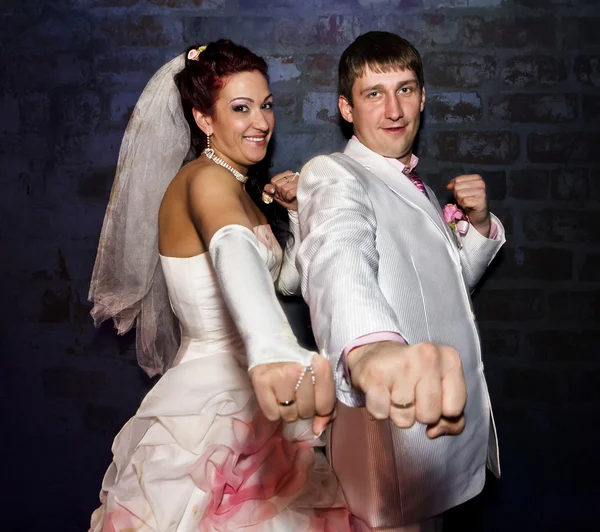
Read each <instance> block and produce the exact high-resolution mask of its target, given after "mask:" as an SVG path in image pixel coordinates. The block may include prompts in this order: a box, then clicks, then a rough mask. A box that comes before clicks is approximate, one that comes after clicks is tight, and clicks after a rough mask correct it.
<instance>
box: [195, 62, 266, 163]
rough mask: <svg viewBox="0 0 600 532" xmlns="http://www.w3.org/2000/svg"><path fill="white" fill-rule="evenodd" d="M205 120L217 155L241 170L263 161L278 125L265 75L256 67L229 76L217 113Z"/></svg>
mask: <svg viewBox="0 0 600 532" xmlns="http://www.w3.org/2000/svg"><path fill="white" fill-rule="evenodd" d="M206 120H207V126H208V132H209V133H211V137H210V144H211V147H212V148H213V149H214V150H215V153H216V154H217V155H218V156H220V157H221V158H223V159H225V160H226V161H227V162H228V163H230V164H231V165H232V166H233V167H234V168H237V169H238V170H241V171H242V170H245V169H247V168H248V167H249V166H251V165H253V164H256V163H258V162H260V161H261V160H262V159H264V157H265V155H266V154H267V145H268V144H269V140H270V139H271V135H272V134H273V126H274V125H275V117H274V114H273V96H272V95H271V92H270V91H269V85H268V83H267V80H266V79H265V77H264V76H263V75H262V74H261V73H260V72H258V71H256V70H254V71H252V72H241V73H240V74H234V75H232V76H230V77H229V79H227V80H226V82H225V85H224V87H223V88H222V89H221V91H220V93H219V96H218V98H217V101H216V102H215V111H214V114H213V115H212V116H210V117H207V119H206ZM203 129H204V128H203ZM205 132H206V131H205Z"/></svg>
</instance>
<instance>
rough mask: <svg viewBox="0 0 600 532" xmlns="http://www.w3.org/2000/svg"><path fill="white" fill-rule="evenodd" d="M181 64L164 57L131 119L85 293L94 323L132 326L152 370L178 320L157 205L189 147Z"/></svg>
mask: <svg viewBox="0 0 600 532" xmlns="http://www.w3.org/2000/svg"><path fill="white" fill-rule="evenodd" d="M184 65H185V55H184V54H182V55H180V56H178V57H176V58H175V59H173V60H171V61H170V62H169V63H167V64H166V65H164V66H163V67H162V68H161V69H160V70H159V71H158V72H157V73H156V74H155V75H154V76H153V77H152V79H150V81H149V82H148V84H147V85H146V87H145V89H144V91H143V92H142V95H141V96H140V99H139V100H138V102H137V104H136V106H135V109H134V111H133V114H132V116H131V119H130V120H129V123H128V125H127V129H126V130H125V136H124V137H123V142H122V144H121V149H120V152H119V162H118V165H117V170H116V176H115V180H114V183H113V186H112V190H111V193H110V200H109V203H108V207H107V209H106V215H105V217H104V224H103V226H102V233H101V235H100V242H99V245H98V254H97V256H96V263H95V265H94V271H93V274H92V281H91V285H90V292H89V296H88V297H89V299H90V301H92V302H93V303H94V307H93V308H92V311H91V314H92V317H93V318H94V324H95V325H96V326H98V325H99V324H100V323H102V322H103V321H104V320H107V319H109V318H112V319H113V321H114V324H115V327H116V329H117V331H118V334H125V333H126V332H127V331H129V330H130V329H131V327H132V326H134V325H135V326H136V328H137V334H136V349H137V359H138V362H139V364H140V366H141V367H142V368H143V369H144V370H145V371H146V373H148V375H150V376H153V375H156V374H157V373H164V372H165V371H166V370H167V369H169V367H170V366H171V365H172V363H173V360H174V359H175V356H176V354H177V349H178V347H179V336H180V332H179V323H178V321H177V318H176V317H175V315H174V314H173V311H172V310H171V305H170V303H169V298H168V294H167V287H166V283H165V279H164V275H163V272H162V268H161V265H160V261H159V254H158V209H159V207H160V203H161V201H162V198H163V195H164V193H165V190H166V189H167V186H168V185H169V183H170V182H171V180H172V179H173V177H174V176H175V174H177V172H178V171H179V169H180V168H181V166H182V164H183V162H184V160H185V159H186V157H187V155H188V152H189V151H190V143H191V138H190V129H189V126H188V123H187V122H186V120H185V117H184V114H183V109H182V106H181V99H180V95H179V91H178V89H177V86H176V85H175V81H174V76H175V74H177V73H178V72H180V71H181V70H182V69H183V67H184Z"/></svg>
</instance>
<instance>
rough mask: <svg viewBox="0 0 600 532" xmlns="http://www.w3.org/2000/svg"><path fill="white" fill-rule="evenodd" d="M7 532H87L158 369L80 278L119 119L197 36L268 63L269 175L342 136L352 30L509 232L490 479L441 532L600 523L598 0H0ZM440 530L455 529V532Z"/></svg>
mask: <svg viewBox="0 0 600 532" xmlns="http://www.w3.org/2000/svg"><path fill="white" fill-rule="evenodd" d="M2 11H3V15H2V19H1V22H0V28H1V37H2V41H3V46H2V50H0V58H1V69H2V73H1V74H2V75H1V76H0V167H1V169H2V173H1V176H2V184H1V188H0V205H1V214H0V238H1V249H2V260H1V261H0V280H1V285H0V289H1V292H0V294H1V295H2V297H1V300H2V306H1V311H0V319H1V323H2V333H1V337H0V350H1V352H2V367H3V369H4V371H3V378H2V381H1V384H0V400H1V403H2V407H3V416H2V418H1V421H2V422H3V435H2V438H1V440H2V448H3V453H2V458H3V462H4V463H3V465H2V469H3V470H4V475H3V478H4V482H3V485H4V490H3V491H4V496H3V497H2V502H3V504H4V505H6V507H7V511H5V512H4V516H3V518H2V522H3V524H2V526H1V528H2V529H3V530H7V531H10V532H13V531H14V532H16V531H21V530H22V531H28V532H30V531H34V530H36V531H38V530H40V531H41V530H44V531H55V530H56V531H60V532H71V531H73V532H74V531H81V530H85V529H86V526H87V524H88V518H89V514H90V513H91V511H92V510H93V509H94V508H95V506H96V505H97V494H98V491H99V489H100V481H101V478H102V475H103V473H104V470H105V468H106V467H107V465H108V464H109V461H110V458H111V454H110V444H111V441H112V438H113V437H114V435H115V434H116V432H117V431H118V429H119V428H120V426H121V425H122V424H123V422H124V421H125V420H126V419H127V418H128V417H129V416H130V415H132V414H133V412H134V411H135V408H136V406H137V404H138V402H139V400H140V399H141V397H143V394H144V392H145V391H146V390H147V389H148V388H149V386H151V384H152V383H151V382H150V381H149V379H147V378H146V377H145V376H144V374H143V373H142V372H141V371H140V370H139V369H138V368H137V366H136V363H135V356H134V353H133V350H132V347H133V344H132V338H131V337H126V338H117V337H116V336H115V334H114V332H113V330H112V329H111V326H110V325H107V326H105V327H102V328H101V329H100V330H95V329H94V328H93V327H92V325H91V320H90V317H89V305H88V303H87V301H86V299H87V289H88V284H89V277H90V274H91V270H92V266H93V261H94V257H95V250H96V246H97V240H98V235H99V232H100V227H101V224H102V218H103V214H104V209H105V207H106V202H107V199H108V193H109V190H110V185H111V182H112V177H113V175H114V168H115V163H116V159H117V154H118V149H119V143H120V140H121V136H122V134H123V131H124V128H125V125H126V122H127V119H128V116H129V113H130V112H131V109H132V107H133V105H134V104H135V101H136V99H137V97H138V96H139V93H140V91H141V89H142V88H143V86H144V84H145V82H146V81H147V80H148V79H149V77H150V76H151V74H152V73H153V72H154V71H155V70H156V69H157V68H158V67H159V66H160V65H162V64H163V63H164V62H165V61H166V60H167V59H169V58H171V57H174V56H175V55H176V54H178V53H180V52H181V51H183V49H184V48H185V46H186V45H187V44H188V43H192V42H200V43H202V42H207V41H208V40H211V39H213V38H216V37H219V36H227V37H230V38H232V39H234V40H236V41H238V42H241V43H243V44H246V45H248V46H249V47H251V48H252V49H253V50H255V51H257V52H259V53H261V54H264V55H265V56H266V57H267V58H268V61H269V64H270V66H271V73H272V89H273V92H274V94H275V96H276V100H277V103H278V105H279V109H278V111H277V113H278V115H277V120H278V125H277V133H276V141H277V149H276V152H275V158H274V161H275V167H274V169H275V170H283V169H286V168H290V167H291V168H294V169H298V168H299V167H300V165H301V164H302V163H303V162H304V161H306V160H307V159H308V158H309V157H310V156H312V155H314V154H316V153H319V152H326V151H333V150H335V149H338V148H339V147H340V146H342V144H343V136H342V135H341V133H340V131H339V127H338V124H337V111H336V104H335V101H336V93H335V75H336V62H337V58H338V57H339V54H340V53H341V51H342V50H343V49H344V47H345V46H346V45H347V44H348V43H349V42H351V40H352V39H353V38H354V37H355V36H356V35H358V34H359V33H361V32H363V31H367V30H370V29H386V30H391V31H396V32H399V33H400V34H402V35H404V36H406V37H407V38H408V39H410V40H412V41H413V42H414V43H415V44H416V45H417V46H418V47H419V49H420V50H421V52H422V53H423V56H424V61H425V76H426V87H427V94H428V99H429V100H428V103H427V105H426V120H425V126H424V129H423V132H422V134H421V136H420V148H419V155H421V156H422V163H421V165H420V168H421V174H422V175H423V177H425V178H426V179H427V180H428V181H429V182H430V183H432V184H433V185H434V186H435V187H436V188H437V189H438V191H442V189H443V185H444V184H445V182H446V181H447V180H449V179H450V178H451V177H453V176H454V175H456V174H458V173H464V172H471V171H477V172H480V173H482V174H483V175H484V177H485V179H486V181H487V183H488V189H489V193H490V198H491V201H492V205H493V209H494V211H495V212H497V213H498V214H499V215H500V216H501V217H502V219H503V221H504V223H505V225H506V227H507V229H508V233H509V240H508V243H507V245H506V247H505V250H504V251H503V253H502V256H501V257H500V258H499V260H497V261H496V262H495V263H494V265H493V268H492V269H493V270H494V271H493V273H492V275H491V276H489V278H488V279H487V280H486V282H485V284H484V286H483V287H482V289H481V290H480V291H479V292H478V293H477V295H476V296H475V305H476V310H477V314H478V318H479V322H480V326H481V331H482V336H483V342H484V347H485V351H484V357H485V361H486V368H487V375H488V380H489V384H490V390H491V394H492V399H493V402H494V405H495V412H496V418H497V423H498V427H499V434H500V447H501V452H502V460H503V467H504V478H503V479H502V480H501V481H500V482H495V481H490V482H489V483H488V486H487V488H486V490H485V492H484V495H483V496H482V497H480V498H478V500H476V501H474V502H473V503H472V504H471V505H469V506H468V507H466V508H465V509H464V511H462V512H458V513H455V515H454V517H453V518H452V519H453V523H454V525H453V527H452V530H454V529H455V530H461V531H463V532H464V531H479V530H485V531H503V532H504V531H506V530H511V531H515V532H517V531H538V530H539V531H542V530H543V531H551V530H561V531H565V530H566V531H574V530H592V529H595V527H594V526H592V523H595V521H596V513H597V509H596V507H595V504H597V501H598V496H599V495H600V493H599V489H598V488H597V487H596V486H597V480H596V478H595V477H596V475H597V474H598V472H599V468H598V465H599V464H598V460H597V459H596V455H597V452H598V451H597V450H598V449H600V431H599V429H598V421H597V420H598V412H599V406H600V392H599V391H598V390H599V389H600V388H599V376H600V356H599V355H600V352H599V351H600V350H599V349H598V332H599V331H600V322H599V316H600V245H599V238H598V237H599V236H600V223H599V222H598V219H599V214H600V203H599V202H600V174H599V168H600V165H599V156H598V153H599V148H598V146H599V145H600V131H599V124H600V118H599V109H600V96H599V95H598V88H599V87H600V43H599V39H598V34H599V33H600V32H599V30H598V28H600V13H599V9H598V2H597V1H596V0H446V1H441V0H345V1H343V0H302V1H295V0H294V1H292V0H255V1H251V0H63V1H55V2H50V1H44V0H3V2H2ZM448 530H451V528H450V525H449V528H448Z"/></svg>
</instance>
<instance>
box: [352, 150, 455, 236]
mask: <svg viewBox="0 0 600 532" xmlns="http://www.w3.org/2000/svg"><path fill="white" fill-rule="evenodd" d="M344 154H345V155H348V156H349V157H351V158H352V159H354V160H355V161H356V162H357V163H359V164H360V165H361V166H363V167H364V168H365V170H367V171H369V172H370V173H371V174H373V175H374V176H375V177H377V178H378V179H380V180H381V181H383V182H384V183H385V184H386V185H387V186H388V187H389V188H390V189H391V190H392V191H393V192H395V193H396V194H397V195H398V196H400V197H401V198H402V199H403V200H404V201H406V202H408V203H410V204H412V205H413V206H415V207H416V208H418V209H420V210H421V211H423V212H424V213H425V214H426V215H427V216H428V217H429V219H430V220H431V222H432V223H433V224H434V225H436V226H437V227H438V229H440V231H441V232H442V234H443V235H444V236H445V237H446V238H447V239H448V240H450V237H449V234H448V231H447V228H446V227H445V226H446V224H445V223H444V221H443V219H442V217H441V210H440V207H439V205H433V203H432V202H431V201H430V200H429V199H427V197H426V196H425V194H423V193H422V192H421V191H420V190H419V189H418V188H417V187H416V186H415V185H414V184H413V183H412V182H411V181H410V179H408V177H406V176H404V175H401V174H400V172H399V171H398V169H397V168H394V166H392V164H390V163H389V162H388V161H386V160H385V157H383V156H381V155H378V154H376V153H375V152H373V151H371V150H369V149H368V148H366V147H365V146H363V145H362V144H361V143H360V142H358V141H356V140H354V139H350V140H349V141H348V145H347V146H346V149H345V150H344ZM426 190H427V193H428V194H429V197H430V198H432V199H433V201H437V198H436V197H435V194H434V193H433V191H432V190H431V189H430V188H429V187H427V186H426ZM451 243H453V242H451Z"/></svg>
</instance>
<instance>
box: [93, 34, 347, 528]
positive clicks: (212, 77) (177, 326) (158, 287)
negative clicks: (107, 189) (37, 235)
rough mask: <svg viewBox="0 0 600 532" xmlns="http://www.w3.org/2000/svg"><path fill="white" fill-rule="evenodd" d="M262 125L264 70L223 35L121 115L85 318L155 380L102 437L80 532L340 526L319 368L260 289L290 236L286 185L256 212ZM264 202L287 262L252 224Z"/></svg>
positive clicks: (281, 180)
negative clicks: (281, 227) (110, 437)
mask: <svg viewBox="0 0 600 532" xmlns="http://www.w3.org/2000/svg"><path fill="white" fill-rule="evenodd" d="M273 126H274V116H273V97H272V95H271V93H270V91H269V86H268V76H267V65H266V63H265V61H264V60H263V59H262V58H260V57H258V56H256V55H255V54H253V53H252V52H250V51H249V50H248V49H246V48H244V47H242V46H238V45H236V44H234V43H232V42H231V41H227V40H220V41H216V42H213V43H210V44H209V45H208V46H201V47H198V46H194V47H192V48H190V49H189V50H188V51H187V52H186V54H184V55H182V56H180V57H177V58H176V59H174V60H172V61H171V62H169V63H168V64H166V65H165V66H164V67H163V68H162V69H160V70H159V71H158V72H157V73H156V74H155V75H154V77H153V78H152V79H151V80H150V82H149V83H148V85H147V86H146V88H145V89H144V92H143V94H142V96H141V97H140V100H139V102H138V104H137V105H136V108H135V110H134V112H133V115H132V117H131V120H130V122H129V125H128V127H127V131H126V132H125V137H124V139H123V144H122V146H121V151H120V154H119V163H118V168H117V176H116V178H115V182H114V184H113V189H112V192H111V197H110V203H109V206H108V209H107V212H106V217H105V220H104V225H103V229H102V235H101V238H100V244H99V248H98V255H97V258H96V264H95V267H94V273H93V276H92V283H91V288H90V299H91V300H92V301H93V303H94V308H93V310H92V315H93V317H94V320H95V323H96V324H98V323H100V322H102V321H104V320H106V319H109V318H112V319H113V320H114V322H115V326H116V327H117V329H118V331H119V332H120V333H124V332H126V331H127V330H129V329H130V328H131V327H132V326H134V325H135V326H136V328H137V352H138V360H139V362H140V365H141V366H142V367H143V368H144V370H145V371H146V372H147V373H148V374H150V375H154V374H157V373H164V375H163V376H162V377H161V379H160V380H159V381H158V383H157V384H156V385H155V386H154V387H153V389H152V390H151V391H150V392H149V393H148V395H147V396H146V397H145V398H144V400H143V401H142V403H141V405H140V408H139V410H138V412H137V413H136V415H135V416H134V417H133V418H131V419H130V420H129V421H128V422H127V423H126V425H125V426H124V427H123V429H122V430H121V431H120V433H119V434H118V435H117V437H116V438H115V441H114V444H113V463H112V464H111V466H110V468H109V469H108V471H107V473H106V475H105V478H104V481H103V485H102V491H101V494H100V498H101V502H102V505H101V507H100V508H98V509H97V510H96V511H95V512H94V514H93V516H92V520H91V530H92V531H93V532H108V531H111V532H112V531H114V532H118V531H123V532H124V531H125V530H136V531H139V530H143V531H161V532H162V531H177V532H187V531H192V530H193V531H205V532H209V531H230V530H240V529H243V530H244V531H267V532H270V531H273V532H275V531H281V532H286V531H303V530H305V531H309V530H310V531H325V530H327V531H334V530H335V531H349V530H351V528H350V525H349V519H348V517H349V514H348V512H347V511H346V508H345V503H344V499H343V496H342V494H341V491H340V489H339V486H338V483H337V480H336V478H335V476H334V475H333V473H332V471H331V469H330V467H329V465H328V463H327V462H326V460H325V457H324V455H323V454H322V453H320V452H317V453H315V451H314V447H315V446H316V445H319V444H320V438H319V436H320V434H321V432H322V431H323V429H324V427H325V425H326V424H327V423H328V422H329V421H330V420H331V417H332V415H333V410H334V405H335V394H334V383H333V377H332V372H331V369H330V366H329V364H328V362H327V360H325V359H324V358H322V357H320V356H319V355H318V354H315V353H312V352H309V351H306V350H304V349H302V348H301V347H300V346H299V345H298V343H297V341H296V339H295V337H294V335H293V334H292V331H291V329H290V326H289V324H288V322H287V320H286V318H285V315H284V314H283V311H282V309H281V307H280V305H279V303H278V301H277V299H276V296H275V290H274V286H275V285H276V286H277V287H278V289H279V290H280V291H283V292H284V293H292V292H295V291H296V290H297V289H298V282H299V278H298V274H297V272H296V270H295V267H294V259H295V248H296V247H297V246H298V245H299V241H300V238H299V231H298V222H297V214H296V212H295V209H296V208H297V204H296V201H295V190H296V187H297V178H298V174H295V173H292V172H284V173H282V174H279V175H277V176H275V177H274V178H273V179H272V180H271V183H268V184H266V185H265V186H264V190H262V201H263V202H264V203H265V204H268V203H270V202H272V201H273V199H275V201H276V203H275V204H273V205H268V206H267V205H263V206H262V209H261V208H259V206H258V198H257V195H260V193H261V188H260V186H259V185H260V182H259V180H258V177H257V176H256V175H254V176H252V172H253V167H254V169H256V166H255V165H256V164H257V163H259V162H260V161H262V160H263V159H264V158H265V156H266V153H267V146H268V143H269V140H270V138H271V135H272V133H273ZM190 153H192V154H193V156H194V158H193V160H191V161H190V162H188V163H187V164H184V161H188V160H189V159H190V157H189V154H190ZM182 165H183V166H182ZM255 174H256V172H255ZM249 176H250V177H249ZM277 203H279V204H280V205H282V206H283V207H285V208H287V209H288V213H289V225H290V233H291V234H290V236H289V238H288V242H287V245H286V248H285V252H282V250H281V247H280V246H279V244H278V241H277V239H276V238H275V236H274V233H273V231H272V228H271V225H270V224H272V225H274V224H275V223H276V220H275V219H271V220H267V218H266V217H265V214H264V212H267V213H270V212H272V210H273V207H274V206H275V205H276V204H277Z"/></svg>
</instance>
